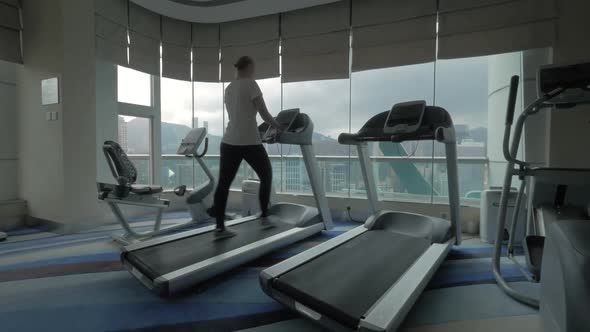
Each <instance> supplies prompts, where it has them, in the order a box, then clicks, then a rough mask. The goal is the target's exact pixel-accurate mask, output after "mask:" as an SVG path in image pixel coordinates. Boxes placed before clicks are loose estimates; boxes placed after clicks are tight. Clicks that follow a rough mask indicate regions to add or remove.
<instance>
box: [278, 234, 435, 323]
mask: <svg viewBox="0 0 590 332" xmlns="http://www.w3.org/2000/svg"><path fill="white" fill-rule="evenodd" d="M429 246H430V241H428V240H426V239H422V238H416V237H412V236H408V235H403V234H397V233H392V232H389V231H383V230H373V231H368V232H365V233H363V234H361V235H359V236H357V237H355V238H354V239H352V240H350V241H348V242H346V243H344V244H342V245H340V246H338V247H336V248H334V249H332V250H330V251H328V252H326V253H325V254H323V255H321V256H318V257H317V258H315V259H314V260H312V261H309V262H307V263H306V264H304V265H302V266H299V267H298V268H296V269H294V270H291V271H289V272H287V273H285V274H284V275H282V276H280V277H279V278H278V279H276V280H275V281H274V283H273V286H274V287H275V288H276V289H277V290H279V291H281V292H283V293H285V294H287V295H289V296H291V297H292V298H293V299H294V300H295V301H297V302H299V303H301V304H303V305H305V306H307V307H309V308H311V309H313V310H315V311H318V312H319V313H321V314H324V315H327V316H329V317H331V318H332V319H335V320H337V321H339V322H340V323H341V324H344V325H346V326H349V327H350V328H352V329H356V328H357V326H358V324H359V321H360V319H361V317H362V316H363V315H364V314H365V313H366V312H367V311H368V310H369V309H370V308H371V306H372V305H373V304H374V303H375V302H377V301H378V300H379V298H381V296H382V295H383V294H384V293H385V292H386V291H387V290H388V289H389V288H390V287H391V286H393V284H394V283H395V282H396V281H397V280H398V279H399V277H401V276H402V275H403V273H404V272H405V271H406V270H407V269H408V268H409V267H410V266H411V265H412V264H413V263H414V261H416V260H417V259H418V257H419V256H420V255H422V253H424V252H425V251H426V249H428V247H429Z"/></svg>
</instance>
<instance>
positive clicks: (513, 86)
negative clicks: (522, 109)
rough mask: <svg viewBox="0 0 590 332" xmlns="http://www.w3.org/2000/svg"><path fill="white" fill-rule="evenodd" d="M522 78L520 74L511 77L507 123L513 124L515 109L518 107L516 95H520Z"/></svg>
mask: <svg viewBox="0 0 590 332" xmlns="http://www.w3.org/2000/svg"><path fill="white" fill-rule="evenodd" d="M519 80H520V78H519V77H518V75H514V76H512V78H511V79H510V91H509V94H508V107H507V111H506V125H512V122H513V121H514V110H515V109H516V97H517V96H518V82H519Z"/></svg>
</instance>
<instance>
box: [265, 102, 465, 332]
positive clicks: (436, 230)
mask: <svg viewBox="0 0 590 332" xmlns="http://www.w3.org/2000/svg"><path fill="white" fill-rule="evenodd" d="M338 140H339V142H340V143H342V144H349V145H356V146H357V149H358V156H359V159H360V164H361V170H362V173H363V178H364V181H365V186H366V188H367V196H368V203H369V212H370V213H371V215H370V216H369V218H368V219H367V220H366V221H365V223H364V225H362V226H359V227H357V228H355V229H352V230H350V231H348V232H347V233H345V234H343V235H340V236H338V237H336V238H334V239H331V240H329V241H327V242H324V243H322V244H320V245H318V246H316V247H314V248H312V249H309V250H307V251H305V252H303V253H301V254H299V255H297V256H294V257H292V258H290V259H287V260H285V261H283V262H281V263H279V264H276V265H274V266H272V267H270V268H268V269H266V270H264V271H262V273H261V274H260V283H261V286H262V288H263V290H264V291H265V292H266V293H267V294H268V295H269V296H271V297H273V298H274V299H275V300H277V301H279V302H280V303H282V304H284V305H286V306H287V307H290V308H291V309H293V310H295V311H297V312H299V313H301V314H302V315H304V316H305V317H307V318H309V319H311V320H313V321H315V322H317V323H319V324H321V325H323V326H324V327H326V328H328V329H329V330H334V331H343V330H358V331H395V330H396V329H397V328H398V327H399V326H400V324H401V323H402V322H403V320H404V318H405V316H406V315H407V313H408V311H409V310H410V309H411V307H412V306H413V304H414V303H415V302H416V300H417V298H418V296H419V295H420V294H421V292H422V291H423V290H424V288H425V287H426V285H427V283H428V282H429V280H430V279H431V278H432V276H433V274H434V273H435V271H436V270H437V269H438V267H439V266H440V264H441V263H442V262H443V260H444V259H445V257H446V255H447V253H448V252H449V250H450V249H451V247H452V246H453V245H454V244H460V242H461V228H460V223H459V191H458V188H459V186H458V178H457V152H456V151H457V147H456V143H455V131H454V127H453V122H452V120H451V117H450V115H449V113H448V112H447V111H446V110H444V109H443V108H440V107H435V106H426V103H425V102H424V101H416V102H407V103H401V104H396V105H394V106H393V108H392V109H391V111H386V112H383V113H380V114H377V115H375V116H374V117H372V118H371V119H370V120H369V121H368V122H367V123H366V124H365V125H364V126H363V127H362V128H361V130H360V131H359V132H358V133H356V134H340V136H339V138H338ZM411 140H436V141H438V142H442V143H444V144H445V147H446V156H447V174H448V191H449V201H450V218H451V220H450V221H448V220H444V219H440V218H434V217H429V216H425V215H420V214H414V213H406V212H397V211H379V210H378V208H377V203H378V199H377V191H376V188H375V182H374V177H373V170H372V167H371V164H370V159H369V154H368V148H367V146H368V144H367V142H380V141H389V142H391V141H393V142H403V141H411Z"/></svg>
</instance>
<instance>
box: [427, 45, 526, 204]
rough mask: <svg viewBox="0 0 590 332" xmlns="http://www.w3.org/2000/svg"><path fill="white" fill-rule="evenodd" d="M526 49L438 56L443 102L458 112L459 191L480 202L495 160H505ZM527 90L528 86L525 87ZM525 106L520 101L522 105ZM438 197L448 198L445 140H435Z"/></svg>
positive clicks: (441, 200)
mask: <svg viewBox="0 0 590 332" xmlns="http://www.w3.org/2000/svg"><path fill="white" fill-rule="evenodd" d="M521 72H522V52H514V53H507V54H498V55H490V56H481V57H472V58H463V59H451V60H438V61H437V64H436V100H435V103H436V105H437V106H441V107H444V108H445V109H446V110H447V111H448V112H449V113H450V114H451V116H452V118H453V121H454V124H455V131H456V136H457V155H458V158H459V194H460V197H461V199H462V200H463V202H464V203H473V204H477V203H478V202H479V198H480V194H481V191H482V190H483V189H484V187H485V182H486V181H487V164H488V160H489V159H497V160H498V161H500V162H502V164H503V161H504V157H503V155H502V137H503V132H504V118H505V114H506V103H507V98H508V85H509V82H510V77H511V76H512V75H521ZM520 90H521V91H522V89H520ZM519 107H520V106H519ZM434 146H435V149H434V157H435V159H434V160H435V162H434V172H433V186H434V190H435V191H436V193H437V195H434V196H433V198H434V202H439V203H444V202H446V201H447V200H448V190H447V186H448V183H447V172H446V164H445V162H444V157H445V153H444V145H443V144H440V143H435V145H434Z"/></svg>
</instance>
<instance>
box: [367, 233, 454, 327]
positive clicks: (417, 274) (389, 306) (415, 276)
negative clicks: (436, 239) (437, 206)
mask: <svg viewBox="0 0 590 332" xmlns="http://www.w3.org/2000/svg"><path fill="white" fill-rule="evenodd" d="M454 242H455V239H451V240H450V241H449V242H447V243H444V244H438V243H434V244H432V245H431V246H430V248H428V249H427V250H426V252H424V254H422V256H420V258H419V259H418V260H417V261H416V262H415V263H414V264H413V265H412V266H411V267H410V268H409V269H408V270H407V271H406V272H405V273H404V275H403V276H402V277H401V278H400V279H399V280H398V282H397V283H395V285H393V286H392V287H391V288H390V289H389V290H388V291H387V292H386V293H385V294H383V296H382V297H381V298H380V299H379V301H378V302H376V303H375V304H374V305H373V307H371V309H369V311H368V312H367V313H366V314H365V315H364V318H362V319H361V321H360V324H359V328H358V330H359V331H372V332H373V331H396V330H397V329H398V328H399V327H400V325H401V324H402V322H403V320H404V319H405V317H406V315H407V314H408V312H409V311H410V309H411V308H412V306H413V305H414V303H416V300H417V299H418V297H419V296H420V294H421V293H422V292H423V291H424V288H426V285H427V284H428V282H429V281H430V279H432V276H433V275H434V273H435V272H436V270H438V267H439V266H440V264H441V263H442V262H443V261H444V259H445V257H446V256H447V254H448V252H449V251H450V249H451V247H452V245H453V243H454Z"/></svg>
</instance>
